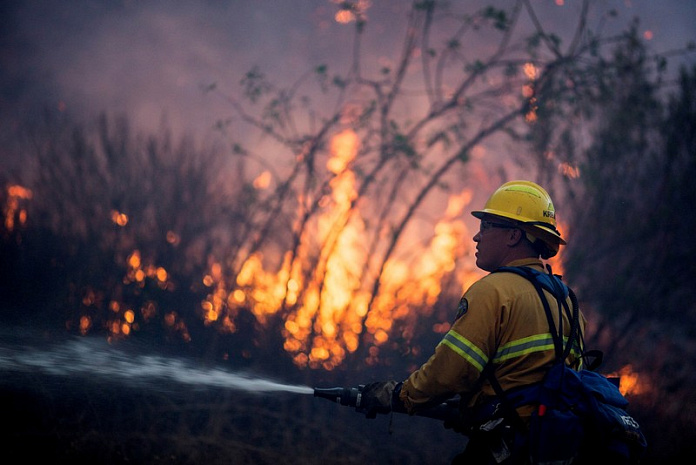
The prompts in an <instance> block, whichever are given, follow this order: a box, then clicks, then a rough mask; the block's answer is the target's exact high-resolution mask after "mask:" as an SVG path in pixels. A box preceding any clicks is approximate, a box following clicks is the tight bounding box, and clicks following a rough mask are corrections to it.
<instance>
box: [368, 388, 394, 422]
mask: <svg viewBox="0 0 696 465" xmlns="http://www.w3.org/2000/svg"><path fill="white" fill-rule="evenodd" d="M396 384H397V383H396V381H377V382H375V383H369V384H366V385H365V387H363V388H362V391H361V392H360V394H361V397H360V411H361V412H365V416H366V417H367V418H375V417H376V416H377V414H378V413H389V412H391V410H392V398H393V396H394V388H395V387H396Z"/></svg>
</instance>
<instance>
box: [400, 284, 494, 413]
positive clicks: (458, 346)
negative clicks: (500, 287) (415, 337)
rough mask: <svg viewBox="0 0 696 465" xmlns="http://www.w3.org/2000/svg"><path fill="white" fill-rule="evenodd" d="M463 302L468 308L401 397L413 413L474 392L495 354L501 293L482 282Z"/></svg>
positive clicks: (407, 383)
mask: <svg viewBox="0 0 696 465" xmlns="http://www.w3.org/2000/svg"><path fill="white" fill-rule="evenodd" d="M462 302H464V304H465V305H466V307H467V308H466V309H465V312H464V313H463V314H462V315H460V316H459V317H458V318H457V319H456V321H455V322H454V324H453V325H452V328H451V329H450V331H449V332H448V333H447V334H445V336H444V337H443V339H442V340H441V341H440V343H439V344H438V346H437V347H436V348H435V353H434V354H433V355H432V356H431V357H430V358H429V359H428V361H427V362H425V363H424V364H423V365H422V366H421V367H420V368H419V369H418V370H416V371H415V372H413V373H411V375H410V376H409V377H408V379H406V381H404V383H403V386H402V388H401V393H400V395H399V397H400V399H401V401H402V402H403V403H404V406H405V407H406V410H407V411H408V412H409V413H413V412H414V411H416V410H419V409H423V408H428V407H430V406H432V405H433V404H436V403H439V402H441V401H442V400H444V399H447V398H449V397H452V396H453V395H455V394H467V393H469V392H471V391H472V390H473V389H474V388H475V386H476V383H477V381H478V379H479V377H480V375H481V371H482V370H483V368H484V367H485V366H486V363H488V360H489V359H490V358H491V357H492V356H493V354H494V353H495V349H496V342H495V340H496V336H495V332H496V328H497V327H498V323H499V321H498V320H499V318H500V316H499V315H500V311H499V309H500V298H499V296H498V293H497V292H496V291H495V289H494V288H493V287H492V286H490V285H489V284H487V283H485V282H482V281H479V282H477V283H476V284H474V285H473V286H472V287H471V288H470V289H469V290H468V291H467V292H466V293H465V294H464V297H463V299H462ZM460 308H461V305H460Z"/></svg>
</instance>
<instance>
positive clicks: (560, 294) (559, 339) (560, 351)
mask: <svg viewBox="0 0 696 465" xmlns="http://www.w3.org/2000/svg"><path fill="white" fill-rule="evenodd" d="M546 268H547V272H548V273H541V272H539V271H536V270H535V269H533V268H529V267H526V266H504V267H500V268H498V269H496V270H494V271H493V272H494V273H495V272H511V273H515V274H518V275H520V276H522V277H524V278H527V279H528V280H529V281H530V282H531V283H532V285H533V286H534V289H536V291H537V293H538V294H539V298H540V299H541V303H542V305H543V306H544V312H545V313H546V319H547V321H548V324H549V331H550V333H551V337H552V338H553V343H554V352H555V354H556V360H557V361H560V362H561V363H565V360H566V359H567V357H568V355H570V351H571V350H572V348H573V345H574V344H576V343H577V347H578V350H579V351H580V354H581V356H583V355H582V352H583V345H584V344H583V341H582V339H583V338H582V332H581V331H580V310H579V307H578V301H577V297H576V296H575V293H574V292H573V290H572V289H570V288H569V287H568V286H566V285H565V284H564V283H563V281H561V278H560V277H559V276H557V275H554V274H553V273H552V271H551V266H549V265H546ZM544 289H546V290H547V291H549V292H550V293H551V294H552V295H553V296H554V297H555V299H556V303H557V305H558V322H559V328H558V331H557V330H556V325H555V323H554V321H553V315H552V313H551V306H550V304H549V301H548V299H547V298H546V295H545V294H544V291H543V290H544ZM568 296H570V301H571V306H572V309H571V308H570V307H569V306H568V302H567V297H568ZM563 311H565V312H566V315H567V316H568V320H569V321H570V334H569V337H568V341H567V343H566V344H565V345H564V344H563ZM593 352H594V351H593ZM593 355H595V354H593ZM493 372H494V365H493V364H492V363H491V362H489V363H488V364H487V365H486V366H485V367H484V370H483V372H482V376H483V377H486V378H488V380H489V382H490V383H491V387H493V390H494V391H495V393H496V395H497V396H498V398H499V399H500V402H501V404H502V406H503V408H504V410H505V412H506V414H507V417H508V418H509V419H510V420H511V421H512V422H513V424H514V425H516V426H518V427H520V425H523V422H522V421H521V419H520V417H519V415H518V414H517V410H516V409H515V408H514V406H513V405H512V404H511V403H510V401H509V399H508V397H507V395H506V394H505V391H504V390H503V388H502V386H501V385H500V383H499V382H498V379H497V378H496V377H495V374H494V373H493ZM521 427H524V426H521Z"/></svg>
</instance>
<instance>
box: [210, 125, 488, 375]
mask: <svg viewBox="0 0 696 465" xmlns="http://www.w3.org/2000/svg"><path fill="white" fill-rule="evenodd" d="M330 150H331V157H330V158H329V160H328V161H327V164H326V168H327V170H328V171H329V172H330V173H333V178H332V179H331V181H330V188H331V192H330V195H327V196H326V198H324V199H322V206H323V207H324V208H325V212H324V213H323V214H322V215H321V216H320V217H319V218H318V219H317V220H316V221H315V222H314V223H313V224H312V225H311V226H310V228H309V229H308V230H307V231H305V233H304V235H303V237H302V238H301V247H300V249H299V250H298V252H297V256H295V257H292V255H291V254H290V252H288V253H286V256H285V258H284V260H283V263H282V265H281V267H280V270H279V271H278V272H277V273H273V272H269V271H267V270H266V269H265V268H264V261H263V259H264V257H263V255H262V254H260V253H255V254H253V255H251V256H250V257H248V259H247V260H246V261H245V262H244V263H243V264H242V266H241V270H240V272H239V273H238V275H237V278H236V282H234V283H227V282H226V281H225V276H224V273H223V270H222V266H221V265H220V264H219V263H217V262H215V261H213V262H211V264H210V269H209V273H208V274H207V275H206V276H205V277H204V278H203V283H204V284H205V285H206V286H207V287H208V288H209V289H210V292H209V294H208V296H207V297H206V299H205V300H204V301H203V302H202V303H201V311H202V316H203V319H204V321H205V323H206V324H215V325H218V327H219V328H220V329H221V330H222V331H227V332H234V331H236V326H235V318H236V316H237V314H238V313H239V312H240V311H241V310H242V309H247V310H250V311H251V312H252V313H253V315H254V316H255V317H256V319H257V320H258V321H259V322H260V323H261V324H264V323H265V322H266V321H267V318H268V317H269V316H271V315H274V314H276V313H277V312H278V311H279V310H280V309H281V308H283V307H284V306H285V307H286V308H287V312H288V313H287V315H285V317H284V326H283V330H282V335H283V337H284V338H285V342H284V349H285V350H286V351H287V352H289V353H290V354H292V356H293V360H294V362H295V363H296V364H297V365H298V366H301V367H310V368H323V369H326V370H331V369H333V368H335V367H336V366H337V365H339V364H340V363H341V362H342V361H343V360H344V359H345V357H346V356H347V354H349V353H351V352H355V351H356V350H357V348H358V345H359V343H360V340H361V337H363V338H364V340H365V341H367V343H369V344H370V345H371V347H370V348H369V350H368V353H369V356H368V360H367V363H376V362H377V361H378V360H379V347H380V346H381V345H383V344H385V343H386V342H387V341H389V339H390V337H391V336H390V333H391V331H392V330H393V326H394V322H395V321H397V320H402V321H405V322H407V323H408V324H407V325H406V329H404V333H403V334H402V336H403V337H405V338H407V339H408V338H409V337H410V336H412V335H413V328H414V327H415V324H416V317H417V315H415V311H414V310H416V309H418V310H422V311H425V312H428V311H429V309H430V308H431V307H432V305H433V304H434V303H435V302H436V301H437V298H438V297H439V295H440V293H441V287H440V283H441V281H442V277H443V276H444V275H445V274H446V273H449V272H452V271H453V270H454V269H455V265H456V258H457V257H460V256H462V255H463V254H465V252H466V250H467V246H466V244H468V243H471V241H470V237H469V232H468V231H467V228H466V225H465V224H464V222H463V221H462V220H461V212H462V210H463V208H464V207H465V206H466V205H468V204H469V202H470V201H471V199H472V193H471V192H470V191H464V192H461V193H459V194H457V195H453V196H451V198H450V199H449V202H448V205H447V209H446V212H445V215H444V218H443V219H442V220H441V221H440V222H438V223H437V225H436V226H435V228H434V235H433V237H432V239H431V241H430V243H429V244H428V245H427V246H426V247H425V250H424V251H423V253H422V254H420V255H419V258H418V259H417V261H416V262H415V263H406V262H403V261H401V260H398V259H394V258H393V259H391V260H389V261H388V262H387V263H386V264H385V267H384V271H383V274H382V276H380V282H381V288H380V292H379V294H378V295H377V296H375V299H374V300H373V302H372V304H371V308H370V310H369V314H368V305H370V300H371V293H370V291H369V290H368V289H367V288H369V287H370V286H366V285H365V283H363V282H361V276H363V274H364V271H363V270H364V269H366V268H369V267H370V261H369V260H370V257H369V256H368V252H367V250H366V247H365V243H366V231H365V225H364V223H363V221H362V219H361V217H360V216H359V215H353V214H352V213H353V212H354V209H355V208H356V207H355V205H354V200H355V198H356V196H357V191H356V184H357V182H356V179H355V173H354V172H353V171H352V170H351V163H352V161H353V160H354V159H355V157H356V155H357V153H358V150H359V138H358V136H357V134H356V133H355V132H354V131H352V130H345V131H342V132H340V133H338V134H336V135H335V136H334V137H333V138H332V140H331V145H330ZM317 241H319V243H322V244H328V243H333V244H335V245H334V246H333V247H326V248H325V249H326V250H321V251H320V254H322V257H321V258H323V259H322V260H319V263H320V265H319V266H318V268H317V269H316V270H312V273H311V276H309V275H307V270H305V269H304V265H303V264H305V263H308V262H309V261H310V260H309V259H310V249H311V247H310V246H309V244H310V243H314V242H317ZM471 244H473V243H471ZM468 247H469V249H470V248H471V247H472V246H471V245H469V246H468ZM329 249H330V250H329ZM322 264H323V265H322ZM479 277H480V273H477V272H476V271H475V270H467V271H465V272H464V273H463V275H462V276H459V278H460V279H461V281H462V282H463V283H465V284H466V285H467V286H468V284H470V283H471V282H473V281H474V280H476V279H478V278H479ZM437 327H438V330H439V331H446V330H447V329H448V324H447V323H443V324H441V325H437Z"/></svg>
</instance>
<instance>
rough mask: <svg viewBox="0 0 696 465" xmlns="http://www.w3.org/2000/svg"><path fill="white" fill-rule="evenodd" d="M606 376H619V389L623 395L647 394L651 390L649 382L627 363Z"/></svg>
mask: <svg viewBox="0 0 696 465" xmlns="http://www.w3.org/2000/svg"><path fill="white" fill-rule="evenodd" d="M607 377H608V378H615V377H618V378H619V380H620V381H619V391H621V394H623V395H624V396H627V395H641V394H647V393H648V392H650V391H651V390H652V388H651V386H650V383H649V381H648V380H646V379H645V377H644V376H641V375H639V374H638V373H637V372H636V371H634V370H633V367H632V366H631V365H630V364H629V365H626V366H624V367H623V368H621V369H620V370H619V371H615V372H613V373H610V374H608V375H607Z"/></svg>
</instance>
